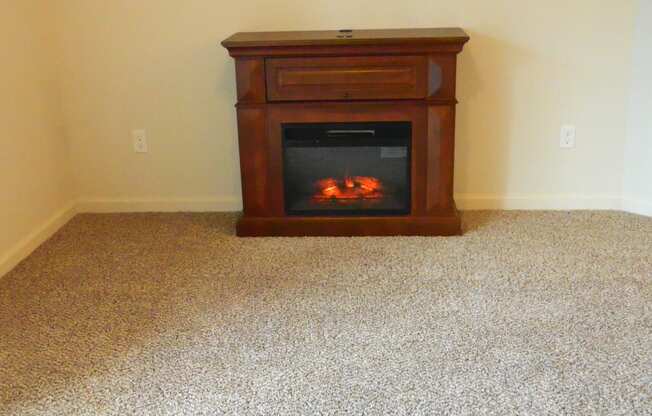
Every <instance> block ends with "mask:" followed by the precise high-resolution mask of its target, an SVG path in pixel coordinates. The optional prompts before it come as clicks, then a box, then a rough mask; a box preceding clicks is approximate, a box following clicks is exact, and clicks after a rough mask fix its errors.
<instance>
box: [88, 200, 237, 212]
mask: <svg viewBox="0 0 652 416" xmlns="http://www.w3.org/2000/svg"><path fill="white" fill-rule="evenodd" d="M241 210H242V202H241V200H240V198H239V197H206V198H122V199H93V198H89V199H80V200H79V201H78V203H77V212H79V213H119V212H232V211H241Z"/></svg>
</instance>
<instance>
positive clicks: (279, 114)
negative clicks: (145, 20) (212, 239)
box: [222, 28, 469, 237]
mask: <svg viewBox="0 0 652 416" xmlns="http://www.w3.org/2000/svg"><path fill="white" fill-rule="evenodd" d="M468 40H469V37H468V36H467V35H466V33H464V31H463V30H461V29H459V28H431V29H387V30H342V31H334V30H332V31H328V30H327V31H305V32H249V33H246V32H243V33H236V34H234V35H233V36H231V37H229V38H228V39H226V40H224V41H223V42H222V45H224V47H226V48H227V49H228V51H229V54H230V55H231V56H232V57H233V58H235V73H236V90H237V104H236V111H237V120H238V147H239V153H240V175H241V183H242V205H243V211H244V212H243V215H242V217H241V218H240V219H239V220H238V222H237V225H236V233H237V235H239V236H252V237H253V236H390V235H423V236H429V235H457V234H460V233H461V221H460V216H459V213H458V211H457V209H456V207H455V201H454V200H453V195H454V193H453V183H454V181H453V173H454V166H453V165H454V160H455V108H456V105H457V99H456V97H455V89H456V71H457V54H458V53H460V52H461V51H462V48H463V46H464V44H465V43H466V42H467V41H468Z"/></svg>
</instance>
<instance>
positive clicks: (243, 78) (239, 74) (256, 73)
mask: <svg viewBox="0 0 652 416" xmlns="http://www.w3.org/2000/svg"><path fill="white" fill-rule="evenodd" d="M235 74H236V90H237V93H238V102H239V103H264V102H265V98H266V97H265V95H266V87H265V60H264V59H263V58H260V57H257V58H238V59H236V61H235Z"/></svg>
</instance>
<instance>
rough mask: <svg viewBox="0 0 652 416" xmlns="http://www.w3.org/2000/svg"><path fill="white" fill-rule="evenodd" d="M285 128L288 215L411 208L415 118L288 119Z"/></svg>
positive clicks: (398, 212)
mask: <svg viewBox="0 0 652 416" xmlns="http://www.w3.org/2000/svg"><path fill="white" fill-rule="evenodd" d="M282 130H283V173H284V175H283V184H284V194H285V211H286V213H287V214H288V215H299V216H301V215H309V216H319V215H342V216H355V215H360V216H362V215H406V214H409V213H410V141H411V137H412V134H411V125H410V123H408V122H377V123H297V124H292V123H289V124H283V126H282Z"/></svg>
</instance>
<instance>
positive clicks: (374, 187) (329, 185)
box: [313, 176, 383, 201]
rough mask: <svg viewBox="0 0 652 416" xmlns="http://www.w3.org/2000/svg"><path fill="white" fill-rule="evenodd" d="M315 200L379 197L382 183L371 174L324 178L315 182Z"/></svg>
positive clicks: (349, 199)
mask: <svg viewBox="0 0 652 416" xmlns="http://www.w3.org/2000/svg"><path fill="white" fill-rule="evenodd" d="M315 188H316V192H315V195H314V196H313V198H314V199H315V200H322V201H323V200H343V201H351V200H356V199H380V198H382V197H383V185H382V183H381V182H380V180H379V179H377V178H374V177H373V176H347V177H345V178H344V179H335V178H325V179H320V180H318V181H317V182H315Z"/></svg>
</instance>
